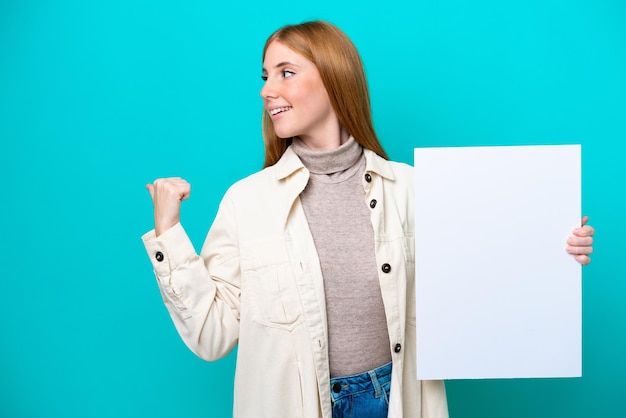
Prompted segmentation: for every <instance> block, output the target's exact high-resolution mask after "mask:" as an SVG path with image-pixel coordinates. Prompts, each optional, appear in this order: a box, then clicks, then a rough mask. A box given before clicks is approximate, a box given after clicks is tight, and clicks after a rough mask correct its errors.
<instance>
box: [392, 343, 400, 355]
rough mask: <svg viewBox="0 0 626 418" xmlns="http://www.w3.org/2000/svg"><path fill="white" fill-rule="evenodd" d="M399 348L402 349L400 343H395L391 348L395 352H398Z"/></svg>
mask: <svg viewBox="0 0 626 418" xmlns="http://www.w3.org/2000/svg"><path fill="white" fill-rule="evenodd" d="M400 350H402V346H401V345H400V344H396V346H395V347H394V348H393V351H395V352H396V353H399V352H400Z"/></svg>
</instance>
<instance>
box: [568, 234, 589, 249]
mask: <svg viewBox="0 0 626 418" xmlns="http://www.w3.org/2000/svg"><path fill="white" fill-rule="evenodd" d="M567 244H568V245H571V246H573V247H590V246H592V245H593V238H592V237H589V236H588V237H577V236H576V237H569V238H567Z"/></svg>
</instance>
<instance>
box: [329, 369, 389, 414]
mask: <svg viewBox="0 0 626 418" xmlns="http://www.w3.org/2000/svg"><path fill="white" fill-rule="evenodd" d="M390 387H391V362H389V363H387V364H385V365H384V366H380V367H378V368H376V369H374V370H370V371H368V372H364V373H360V374H355V375H352V376H341V377H334V378H332V379H330V396H331V398H332V404H333V418H386V417H387V411H388V410H389V389H390Z"/></svg>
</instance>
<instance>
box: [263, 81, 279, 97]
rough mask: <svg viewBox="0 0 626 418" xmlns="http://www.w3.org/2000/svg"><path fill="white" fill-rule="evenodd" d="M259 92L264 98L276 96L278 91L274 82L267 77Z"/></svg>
mask: <svg viewBox="0 0 626 418" xmlns="http://www.w3.org/2000/svg"><path fill="white" fill-rule="evenodd" d="M260 94H261V97H262V98H264V99H265V100H269V99H275V98H276V97H278V92H277V91H276V88H275V86H274V83H272V82H271V80H270V79H267V80H266V81H265V84H263V87H262V88H261V91H260Z"/></svg>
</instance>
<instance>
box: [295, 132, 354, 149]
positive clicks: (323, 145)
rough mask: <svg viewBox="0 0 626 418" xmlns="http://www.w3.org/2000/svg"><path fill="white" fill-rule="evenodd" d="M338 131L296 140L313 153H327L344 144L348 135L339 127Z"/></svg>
mask: <svg viewBox="0 0 626 418" xmlns="http://www.w3.org/2000/svg"><path fill="white" fill-rule="evenodd" d="M338 128H339V129H338V130H337V131H336V132H334V133H331V134H329V135H320V136H315V137H314V136H299V137H298V138H299V139H300V140H301V141H302V142H303V143H304V144H305V145H306V146H307V147H308V148H310V149H312V150H315V151H329V150H333V149H337V148H339V147H340V146H341V145H342V144H344V143H345V142H346V141H347V140H348V138H350V135H349V134H348V132H346V130H345V129H344V128H343V127H342V126H339V127H338Z"/></svg>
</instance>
